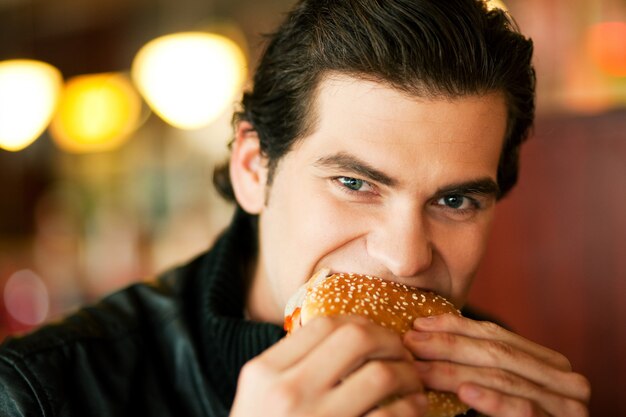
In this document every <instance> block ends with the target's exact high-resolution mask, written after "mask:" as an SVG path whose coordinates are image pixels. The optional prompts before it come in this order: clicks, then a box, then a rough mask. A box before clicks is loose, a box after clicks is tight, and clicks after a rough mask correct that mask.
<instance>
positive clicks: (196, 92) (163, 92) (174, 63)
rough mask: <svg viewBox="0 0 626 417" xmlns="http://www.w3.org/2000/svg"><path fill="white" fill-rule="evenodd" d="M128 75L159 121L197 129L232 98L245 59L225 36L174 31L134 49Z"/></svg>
mask: <svg viewBox="0 0 626 417" xmlns="http://www.w3.org/2000/svg"><path fill="white" fill-rule="evenodd" d="M131 74H132V78H133V81H134V82H135V84H136V85H137V87H138V88H139V91H140V92H141V94H142V95H143V97H144V99H145V100H146V102H147V103H148V105H149V106H150V107H151V108H152V110H154V112H155V113H157V114H158V115H159V116H160V117H161V118H162V119H163V120H165V121H166V122H167V123H169V124H171V125H173V126H175V127H177V128H180V129H198V128H200V127H203V126H206V125H208V124H209V123H211V122H212V121H213V120H214V119H216V118H217V117H218V116H219V115H220V114H221V113H222V112H223V110H224V109H225V108H226V106H228V105H230V104H232V102H233V101H234V100H235V97H236V95H237V94H238V93H239V91H240V88H241V85H242V83H243V81H244V79H245V77H246V59H245V56H244V54H243V52H242V51H241V49H240V48H239V46H238V45H237V44H236V43H235V42H233V41H232V40H230V39H228V38H226V37H224V36H221V35H216V34H211V33H204V32H184V33H176V34H172V35H166V36H163V37H160V38H157V39H154V40H152V41H151V42H149V43H148V44H146V45H145V46H144V47H143V48H142V49H141V50H140V51H139V52H138V53H137V55H136V57H135V59H134V61H133V64H132V69H131Z"/></svg>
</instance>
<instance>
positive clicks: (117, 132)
mask: <svg viewBox="0 0 626 417" xmlns="http://www.w3.org/2000/svg"><path fill="white" fill-rule="evenodd" d="M140 113H141V98H140V97H139V95H138V94H137V92H136V91H135V90H134V89H133V86H132V84H131V83H130V80H129V79H128V77H126V76H124V75H122V74H116V73H104V74H92V75H81V76H77V77H74V78H71V79H70V80H68V81H67V83H66V86H65V90H64V92H63V94H62V96H61V100H60V102H59V108H58V111H57V113H56V115H55V117H54V119H53V120H52V124H51V125H50V133H51V135H52V138H53V139H54V140H55V141H56V142H57V144H58V145H59V147H61V148H62V149H64V150H66V151H68V152H75V153H85V152H99V151H107V150H112V149H115V148H116V147H118V146H119V145H121V144H122V143H123V142H124V141H125V140H126V139H127V138H128V136H129V135H130V134H131V133H132V132H133V131H134V130H135V128H136V127H137V125H138V121H139V116H140Z"/></svg>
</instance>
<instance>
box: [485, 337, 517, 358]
mask: <svg viewBox="0 0 626 417" xmlns="http://www.w3.org/2000/svg"><path fill="white" fill-rule="evenodd" d="M486 344H487V349H486V352H487V354H488V355H489V356H490V357H491V359H492V361H493V363H500V362H501V361H502V359H503V358H505V359H506V358H510V357H511V356H513V355H514V349H513V347H512V346H511V345H509V344H507V343H505V342H502V341H499V340H488V341H486Z"/></svg>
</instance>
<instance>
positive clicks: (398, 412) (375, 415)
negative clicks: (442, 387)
mask: <svg viewBox="0 0 626 417" xmlns="http://www.w3.org/2000/svg"><path fill="white" fill-rule="evenodd" d="M427 409H428V398H427V397H426V395H424V394H422V393H420V394H412V395H406V396H404V397H402V398H399V399H397V400H395V401H392V402H391V403H389V404H387V405H384V406H380V407H376V408H375V409H374V410H372V411H371V412H369V413H367V414H366V415H365V417H389V416H398V417H414V416H415V417H421V416H424V415H426V411H427Z"/></svg>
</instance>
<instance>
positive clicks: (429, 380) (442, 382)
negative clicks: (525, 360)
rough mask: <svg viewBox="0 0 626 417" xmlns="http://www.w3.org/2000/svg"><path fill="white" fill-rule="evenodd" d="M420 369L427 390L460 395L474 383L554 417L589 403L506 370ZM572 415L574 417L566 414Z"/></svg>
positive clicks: (423, 365)
mask: <svg viewBox="0 0 626 417" xmlns="http://www.w3.org/2000/svg"><path fill="white" fill-rule="evenodd" d="M416 368H417V370H418V372H419V373H420V378H421V380H422V382H423V384H424V386H425V387H427V388H430V389H434V390H438V391H450V392H457V391H458V390H459V387H461V386H462V385H463V384H464V383H467V382H470V381H471V383H474V384H478V385H480V386H482V387H485V388H489V389H492V390H495V391H498V392H501V393H503V394H506V395H511V396H516V397H522V398H526V399H528V400H530V401H533V402H534V403H536V404H540V405H541V408H543V409H544V410H546V411H548V412H549V413H550V414H551V415H560V414H563V413H564V411H566V410H569V411H568V412H570V413H571V415H572V416H576V415H579V414H577V412H578V409H579V408H580V407H581V406H582V405H583V403H584V402H586V401H585V400H579V399H577V398H569V397H565V396H563V395H559V394H558V393H554V392H551V391H547V390H545V389H543V388H542V387H540V386H538V385H536V384H534V383H532V382H530V381H528V380H526V379H524V378H521V377H519V376H518V375H515V374H512V373H509V372H507V371H504V370H502V369H493V368H474V367H470V366H464V365H458V364H453V363H450V362H417V363H416ZM565 415H570V414H565Z"/></svg>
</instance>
